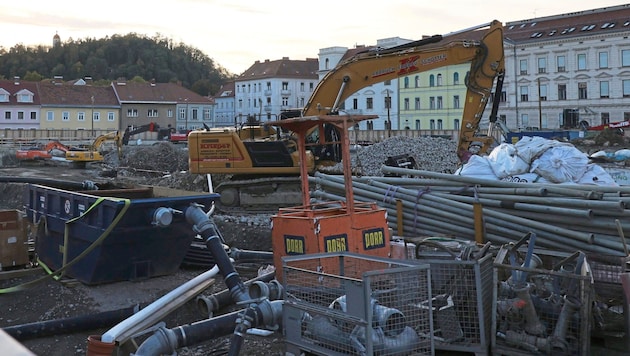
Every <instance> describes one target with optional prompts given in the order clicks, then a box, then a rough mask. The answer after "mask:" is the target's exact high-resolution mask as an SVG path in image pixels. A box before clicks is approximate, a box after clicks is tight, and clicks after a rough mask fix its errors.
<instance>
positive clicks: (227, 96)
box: [212, 81, 236, 127]
mask: <svg viewBox="0 0 630 356" xmlns="http://www.w3.org/2000/svg"><path fill="white" fill-rule="evenodd" d="M234 86H235V84H234V81H230V82H227V83H225V84H224V85H222V86H221V88H220V89H219V92H218V93H217V94H216V95H215V96H213V97H212V100H213V104H214V113H213V115H214V116H213V118H214V122H215V126H216V127H223V126H234V124H235V121H234V119H235V117H236V113H235V111H234Z"/></svg>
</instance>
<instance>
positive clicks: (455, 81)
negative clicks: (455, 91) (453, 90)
mask: <svg viewBox="0 0 630 356" xmlns="http://www.w3.org/2000/svg"><path fill="white" fill-rule="evenodd" d="M458 84H459V73H457V72H455V73H453V85H458Z"/></svg>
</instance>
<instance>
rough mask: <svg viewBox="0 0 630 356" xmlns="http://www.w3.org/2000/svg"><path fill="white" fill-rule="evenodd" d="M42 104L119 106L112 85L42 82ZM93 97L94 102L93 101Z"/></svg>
mask: <svg viewBox="0 0 630 356" xmlns="http://www.w3.org/2000/svg"><path fill="white" fill-rule="evenodd" d="M39 90H40V94H41V104H42V105H51V106H91V105H94V106H119V105H120V104H119V103H118V99H116V95H115V94H114V91H113V90H112V88H111V87H100V86H91V85H69V84H54V83H50V82H40V83H39ZM92 97H93V98H94V103H92Z"/></svg>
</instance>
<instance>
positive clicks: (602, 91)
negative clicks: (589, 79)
mask: <svg viewBox="0 0 630 356" xmlns="http://www.w3.org/2000/svg"><path fill="white" fill-rule="evenodd" d="M609 90H610V83H609V82H607V81H601V82H599V97H600V98H609V97H610V93H609Z"/></svg>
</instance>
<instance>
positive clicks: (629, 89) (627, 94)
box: [621, 79, 630, 98]
mask: <svg viewBox="0 0 630 356" xmlns="http://www.w3.org/2000/svg"><path fill="white" fill-rule="evenodd" d="M621 86H622V87H623V97H624V98H630V79H626V80H622V81H621Z"/></svg>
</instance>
